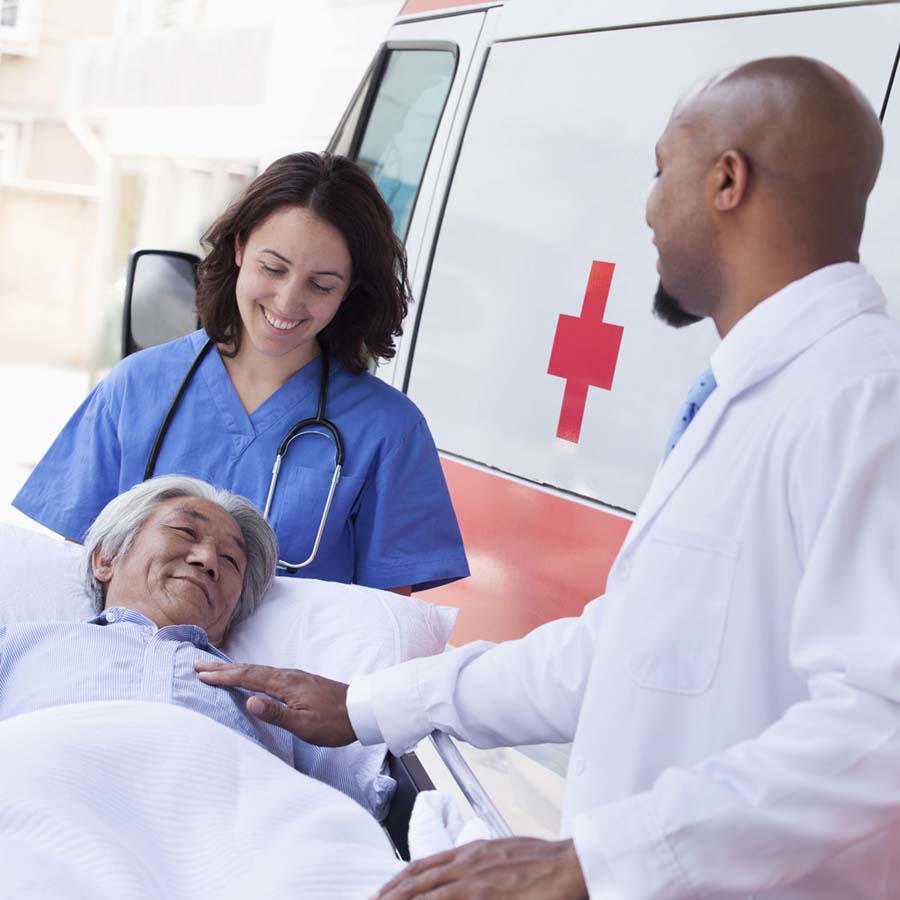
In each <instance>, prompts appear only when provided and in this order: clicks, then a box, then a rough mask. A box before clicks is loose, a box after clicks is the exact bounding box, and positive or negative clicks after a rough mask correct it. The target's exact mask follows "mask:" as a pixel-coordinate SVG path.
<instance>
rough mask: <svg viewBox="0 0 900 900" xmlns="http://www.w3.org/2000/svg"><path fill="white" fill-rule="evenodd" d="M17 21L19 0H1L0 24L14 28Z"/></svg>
mask: <svg viewBox="0 0 900 900" xmlns="http://www.w3.org/2000/svg"><path fill="white" fill-rule="evenodd" d="M18 21H19V0H2V6H0V26H3V27H5V28H15V27H16V24H17V23H18Z"/></svg>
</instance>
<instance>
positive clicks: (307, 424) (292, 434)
mask: <svg viewBox="0 0 900 900" xmlns="http://www.w3.org/2000/svg"><path fill="white" fill-rule="evenodd" d="M212 347H213V340H212V338H207V340H206V343H205V344H204V345H203V346H202V347H201V348H200V352H199V353H198V354H197V356H196V357H195V359H194V361H193V363H191V367H190V369H188V372H187V374H186V375H185V376H184V380H183V381H182V382H181V385H180V386H179V388H178V390H177V391H176V393H175V397H174V399H173V400H172V403H171V404H170V405H169V408H168V410H167V411H166V414H165V416H164V417H163V420H162V424H161V425H160V426H159V431H157V433H156V437H155V438H154V441H153V446H152V447H151V449H150V454H149V456H148V457H147V465H146V467H145V468H144V481H146V480H147V479H149V478H152V477H153V472H154V470H155V469H156V461H157V459H158V458H159V452H160V449H161V448H162V444H163V441H164V440H165V437H166V434H167V433H168V431H169V426H170V425H171V423H172V419H173V418H174V417H175V413H176V412H177V411H178V406H179V404H180V403H181V398H182V397H183V396H184V392H185V391H186V390H187V388H188V385H189V384H190V383H191V380H192V379H193V377H194V375H195V374H196V372H197V369H199V368H200V363H202V362H203V360H204V359H205V358H206V356H207V354H208V353H209V351H210V350H211V349H212ZM329 370H330V360H329V357H328V353H327V351H326V350H325V349H324V348H323V350H322V376H321V381H320V382H319V402H318V406H317V409H316V414H315V416H313V417H312V418H308V419H302V420H301V421H300V422H297V423H296V424H295V425H294V426H293V427H292V428H291V429H290V431H288V433H287V434H286V435H285V436H284V439H283V440H282V441H281V443H280V444H279V445H278V450H277V452H276V454H275V463H274V465H273V466H272V477H271V479H270V481H269V490H268V493H267V495H266V505H265V509H264V510H263V517H264V518H265V520H266V521H267V522H268V521H269V513H270V512H271V508H272V501H273V499H274V497H275V486H276V485H277V483H278V476H279V473H280V472H281V464H282V461H283V460H284V456H285V454H286V453H287V450H288V447H289V446H290V445H291V443H292V442H293V441H294V440H295V439H296V438H298V437H302V436H303V435H304V434H308V435H313V434H318V435H319V436H321V437H325V434H323V432H321V431H307V430H306V429H308V428H311V427H313V426H315V427H317V428H324V429H325V430H326V431H327V432H328V436H329V437H331V439H332V441H333V442H334V472H333V474H332V476H331V485H330V486H329V488H328V496H327V497H326V499H325V506H324V508H323V509H322V518H321V519H320V520H319V527H318V530H317V531H316V537H315V540H314V541H313V547H312V552H311V553H310V555H309V556H308V557H307V558H306V559H305V560H304V561H303V562H299V563H291V562H287V561H285V560H283V559H279V560H278V568H279V569H284V570H286V571H287V572H288V573H289V574H293V573H294V572H296V571H297V570H298V569H303V568H306V566H308V565H310V564H311V563H312V561H313V560H314V559H315V558H316V555H317V554H318V552H319V545H320V544H321V542H322V535H323V534H324V533H325V525H326V523H327V522H328V514H329V512H330V511H331V503H332V500H333V499H334V494H335V491H336V490H337V486H338V482H339V481H340V478H341V469H342V468H343V466H344V441H343V438H342V437H341V433H340V431H339V430H338V427H337V425H335V424H334V423H333V422H331V421H329V420H328V419H326V418H325V403H326V401H327V399H328V376H329Z"/></svg>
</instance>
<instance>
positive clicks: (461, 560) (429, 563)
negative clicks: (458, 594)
mask: <svg viewBox="0 0 900 900" xmlns="http://www.w3.org/2000/svg"><path fill="white" fill-rule="evenodd" d="M354 538H355V546H356V572H355V574H354V578H353V580H354V582H355V583H356V584H364V585H368V586H369V587H377V588H393V587H401V586H404V585H412V586H413V589H415V590H425V589H426V588H430V587H437V586H438V585H441V584H447V583H448V582H451V581H456V580H457V579H459V578H464V577H466V576H467V575H468V574H469V567H468V564H467V562H466V554H465V550H464V549H463V543H462V537H461V535H460V532H459V526H458V525H457V522H456V514H455V513H454V511H453V504H452V503H451V501H450V493H449V491H448V490H447V483H446V481H445V480H444V473H443V470H442V469H441V463H440V459H439V457H438V453H437V449H436V447H435V445H434V441H433V440H432V437H431V433H430V432H429V431H428V426H427V425H426V424H425V421H424V420H423V419H422V418H421V416H418V418H417V420H416V421H415V422H414V424H413V425H412V427H411V428H410V429H409V430H408V431H407V432H406V433H405V434H404V435H403V436H402V438H400V439H399V440H398V441H397V443H396V444H394V445H393V446H391V447H390V448H389V449H387V450H386V451H385V452H384V454H383V455H382V456H381V458H380V459H379V461H378V464H377V466H376V467H375V469H374V471H373V473H372V475H371V476H370V478H369V479H368V481H367V484H366V486H365V488H364V489H363V493H362V495H361V498H360V503H359V508H358V510H357V513H356V516H355V521H354Z"/></svg>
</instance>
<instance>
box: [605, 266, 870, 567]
mask: <svg viewBox="0 0 900 900" xmlns="http://www.w3.org/2000/svg"><path fill="white" fill-rule="evenodd" d="M835 268H837V267H835ZM826 271H827V270H819V272H815V273H813V274H812V275H811V276H808V278H807V279H802V280H801V281H798V282H794V283H793V284H792V285H789V286H788V287H787V288H785V289H784V290H785V291H791V293H792V294H794V296H791V297H790V298H788V297H781V298H780V299H778V300H776V302H789V303H791V304H792V315H790V316H788V317H786V318H785V319H783V320H782V322H781V324H780V327H777V328H776V329H775V332H774V333H770V332H764V334H763V335H762V336H761V337H760V340H759V342H758V346H757V349H756V352H755V353H753V354H752V355H750V356H748V357H747V358H746V360H745V363H744V365H743V366H740V367H738V368H736V369H735V370H734V371H733V372H732V373H731V374H730V377H729V380H728V381H727V382H725V383H724V384H720V385H719V387H717V388H716V389H715V390H714V391H713V392H712V394H710V396H709V399H708V400H707V401H706V403H704V404H703V406H702V407H701V409H700V411H699V412H698V413H697V415H696V417H695V418H694V420H693V421H692V422H691V424H690V425H689V426H688V429H687V431H685V433H684V434H683V435H682V437H681V440H680V441H679V442H678V444H677V445H676V446H675V449H674V450H673V451H672V452H671V453H670V454H669V457H668V459H667V460H666V461H665V462H664V463H663V464H662V465H661V466H660V467H659V468H658V469H657V471H656V476H655V477H654V479H653V482H652V483H651V485H650V489H649V490H648V492H647V495H646V497H645V498H644V502H643V503H642V504H641V506H640V508H639V509H638V513H637V516H636V517H635V520H634V522H633V524H632V526H631V528H630V529H629V531H628V536H627V537H626V539H625V542H624V544H623V545H622V550H621V551H620V555H621V553H624V552H625V551H626V550H627V549H628V548H629V547H631V546H632V545H634V543H635V541H637V540H638V538H639V537H640V536H641V535H642V534H643V533H644V532H645V531H646V529H647V527H648V526H649V525H650V524H651V523H652V522H653V521H654V519H655V518H656V516H657V515H658V514H659V512H660V510H661V509H662V508H663V506H665V504H666V502H667V501H668V499H669V497H671V495H672V493H673V491H674V490H675V489H676V488H677V487H678V485H679V484H680V483H681V481H682V480H683V479H684V477H685V475H686V474H687V473H688V471H689V470H690V468H691V466H693V465H694V463H695V462H696V460H697V458H698V457H699V456H700V454H701V453H702V452H703V450H704V448H705V447H706V445H707V444H708V443H709V442H710V441H711V440H712V439H713V437H714V435H715V432H716V430H717V429H718V427H719V424H720V423H721V421H722V418H723V416H724V415H725V413H726V411H727V409H728V406H729V405H730V404H731V403H732V402H733V401H734V400H736V399H737V398H738V397H739V396H740V395H741V394H743V393H744V391H746V390H749V389H750V388H751V387H753V386H754V385H757V384H759V383H760V382H762V381H764V380H766V379H767V378H771V377H772V376H773V375H775V373H777V372H778V371H780V370H781V369H783V368H784V367H785V366H786V365H788V364H789V363H790V362H791V360H792V359H794V358H795V357H797V356H798V355H799V354H801V353H802V352H803V351H804V350H806V349H807V348H808V347H809V346H811V345H812V344H814V343H815V342H816V341H818V340H819V339H820V338H822V337H823V336H824V335H825V334H827V333H828V332H829V331H832V330H834V329H835V328H839V327H840V326H841V325H843V324H844V323H845V322H847V321H848V320H850V319H852V318H854V317H855V316H858V315H860V314H861V313H864V312H870V311H878V310H882V311H883V310H884V308H885V303H886V301H885V299H884V294H883V293H882V291H881V288H880V287H879V286H878V284H877V283H876V282H875V281H873V279H872V278H871V277H870V276H869V275H868V273H867V272H866V271H865V269H864V268H863V267H862V266H860V265H858V264H855V263H853V264H849V263H848V264H841V267H840V270H838V272H837V273H836V275H837V277H835V273H831V275H830V276H828V277H830V281H829V283H826V284H824V285H819V284H818V280H819V279H821V277H822V275H823V274H824V273H825V272H826ZM814 279H815V280H814ZM804 282H805V283H804ZM774 299H775V298H774V297H773V298H770V301H771V300H774ZM770 301H766V302H767V303H768V302H770ZM761 312H762V311H761ZM714 372H715V368H714ZM716 378H717V379H718V378H719V375H718V374H716Z"/></svg>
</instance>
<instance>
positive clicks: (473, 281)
mask: <svg viewBox="0 0 900 900" xmlns="http://www.w3.org/2000/svg"><path fill="white" fill-rule="evenodd" d="M597 6H598V7H600V6H601V4H597ZM639 6H640V4H634V7H635V8H637V7H639ZM515 7H516V4H515V3H512V4H509V5H508V6H507V7H506V8H505V9H504V15H506V14H508V13H509V11H514V10H515ZM585 8H586V7H585ZM550 24H552V23H550ZM602 25H603V22H602V21H600V22H597V23H596V26H597V27H596V30H590V29H584V30H581V31H579V32H578V33H569V34H559V33H556V34H551V35H548V36H546V37H528V38H524V39H523V38H518V37H517V36H516V35H515V34H509V35H504V34H503V19H502V17H501V22H500V29H499V31H498V35H499V38H498V39H497V40H495V42H494V43H493V45H492V47H491V49H490V53H489V55H488V58H487V62H486V64H485V67H484V71H483V74H482V78H481V81H480V86H479V89H478V93H477V96H476V97H475V100H474V104H473V107H472V110H471V114H470V117H469V119H468V124H467V127H466V131H465V136H464V139H463V141H462V145H461V148H460V151H459V156H458V161H457V164H456V167H455V172H454V174H453V179H452V184H451V187H450V190H449V194H448V197H447V201H446V207H445V209H444V213H443V218H442V222H441V225H440V232H439V235H438V237H437V242H436V248H435V251H434V258H433V263H432V265H431V270H430V276H429V280H428V283H427V288H426V290H425V292H424V294H423V295H422V296H421V299H420V303H421V310H420V312H419V316H420V319H419V323H418V332H417V338H416V342H415V347H414V349H413V356H412V361H411V366H410V370H409V382H408V393H409V395H410V396H411V398H412V399H413V400H414V401H415V402H416V403H417V404H418V405H419V407H420V408H421V409H422V411H423V412H424V414H425V416H426V417H427V419H428V422H429V425H430V426H431V429H432V431H433V433H434V436H435V440H436V442H437V444H438V447H439V448H440V449H441V451H442V454H443V456H444V458H445V471H446V472H447V474H448V481H449V483H450V487H451V492H452V494H453V499H454V503H455V506H456V509H457V513H458V515H459V518H460V522H461V526H462V529H463V536H464V538H465V541H466V547H467V551H468V554H469V560H470V564H471V566H472V570H473V575H472V577H471V578H469V579H466V580H464V581H462V582H458V583H455V584H453V585H448V586H446V587H444V588H440V589H438V590H436V591H432V592H430V594H429V597H430V598H434V599H436V600H446V602H449V603H452V604H454V605H458V606H461V607H462V615H461V616H460V620H459V624H458V626H457V630H456V632H455V633H454V641H460V640H463V639H468V638H473V637H489V638H493V639H498V638H507V637H513V636H516V635H517V634H521V633H523V632H524V631H526V630H528V629H529V628H530V627H533V626H534V625H537V624H540V623H541V622H542V621H545V620H547V619H549V618H554V617H556V616H560V615H573V614H577V613H578V612H579V611H580V609H581V608H582V607H583V605H584V603H585V602H587V601H588V600H590V599H591V598H593V597H595V596H598V595H599V594H601V593H602V592H603V589H604V584H605V578H606V572H607V569H608V567H609V564H610V562H611V560H612V558H613V557H614V555H615V553H616V551H617V549H618V546H619V545H620V543H621V540H622V539H623V537H624V534H625V531H626V530H627V527H628V524H629V522H628V516H629V514H630V513H633V512H634V511H635V510H636V509H637V507H638V505H639V504H640V502H641V499H642V497H643V496H644V493H645V491H646V490H647V487H648V485H649V483H650V480H651V478H652V476H653V473H654V471H655V469H656V467H657V465H658V464H659V461H660V458H661V454H662V451H663V447H664V444H665V440H666V436H667V434H668V431H669V429H670V427H671V425H672V417H673V415H674V413H675V411H676V410H677V409H678V408H679V406H680V404H681V402H682V400H683V398H684V395H685V393H686V391H687V389H688V387H689V386H690V384H691V383H692V382H693V380H694V378H695V377H696V375H697V374H699V373H700V372H702V371H703V370H704V369H705V368H706V367H707V365H708V362H709V357H710V353H711V351H712V350H713V348H714V347H715V346H716V344H717V343H718V338H717V335H716V334H715V331H714V328H713V326H712V324H711V323H710V322H703V323H701V324H699V325H695V326H693V327H691V328H687V329H683V330H681V331H674V330H673V329H671V328H669V327H668V326H666V325H664V324H663V323H662V322H660V321H659V320H658V319H656V318H654V317H653V315H652V313H651V308H652V302H653V296H654V293H655V290H656V287H657V281H658V276H657V273H656V265H655V264H656V253H655V250H654V248H653V246H652V243H651V234H650V231H649V229H648V227H647V225H646V222H645V218H644V217H645V211H644V208H645V201H646V197H647V194H648V192H649V191H650V188H651V186H652V183H653V176H654V171H655V162H654V154H653V149H654V144H655V142H656V140H657V139H658V137H659V135H660V134H661V132H662V131H663V129H664V128H665V126H666V123H667V121H668V118H669V113H670V111H671V109H672V106H673V104H674V103H675V101H676V99H677V98H678V97H679V95H680V94H681V93H682V92H684V91H685V90H686V89H687V88H689V87H690V86H691V85H693V84H697V83H699V82H701V81H702V80H704V79H706V78H708V77H709V76H711V75H712V74H714V73H716V72H718V71H721V70H722V69H724V68H726V67H730V66H734V65H737V64H740V63H742V62H745V61H747V60H750V59H754V58H758V57H763V56H771V55H789V54H801V55H807V56H814V57H818V58H820V59H822V60H824V61H826V62H828V63H830V64H832V65H834V66H835V67H836V68H837V69H838V70H840V71H842V72H844V73H846V74H847V75H848V76H849V77H850V78H851V79H853V80H854V81H855V82H856V84H858V85H859V86H860V88H861V89H862V90H863V92H864V93H865V94H866V96H867V97H868V98H869V100H870V101H871V102H872V104H873V106H874V107H875V109H876V110H878V109H879V108H880V107H881V105H882V102H883V99H884V96H885V92H886V88H887V84H888V81H889V78H890V75H891V70H892V66H893V63H894V60H895V55H896V52H897V46H898V40H900V6H898V5H880V4H869V5H847V6H843V7H832V8H824V9H819V10H808V9H806V10H796V11H783V12H775V13H771V12H770V13H768V14H760V15H742V16H728V17H724V16H723V17H721V18H710V19H707V20H704V21H691V22H684V21H681V22H672V23H653V22H649V23H648V22H643V23H635V27H627V26H625V27H622V26H619V27H617V28H615V29H608V30H603V29H602ZM888 112H889V115H890V114H892V113H893V112H895V110H893V109H889V110H888ZM893 118H894V120H896V118H897V117H896V116H894V117H893ZM888 124H890V123H888ZM895 124H896V122H894V124H891V125H890V128H891V129H893V131H894V133H896V129H895V128H894V125H895ZM888 153H889V155H890V157H891V158H889V159H887V160H886V163H885V179H884V181H883V182H882V183H879V185H877V186H876V189H875V195H874V197H873V201H872V213H873V215H872V217H871V220H870V222H869V225H868V228H867V235H868V237H867V244H866V246H864V252H865V253H866V254H867V255H866V257H865V261H866V262H867V264H869V265H870V266H871V268H872V270H873V271H874V272H875V273H876V274H877V275H878V276H879V277H881V278H882V279H885V280H884V282H883V283H885V284H886V286H887V287H888V288H890V287H892V286H893V287H896V285H897V284H898V283H900V282H898V274H900V273H898V269H897V266H898V254H897V253H896V247H897V246H898V245H900V218H898V217H897V213H896V210H897V193H896V190H897V181H896V171H897V158H896V157H897V151H896V148H890V146H889V147H888ZM823 189H825V186H823ZM873 232H874V233H875V234H873ZM891 248H893V249H891ZM869 249H872V250H875V251H876V252H875V255H871V254H870V253H869ZM710 527H711V528H715V527H716V524H715V523H710Z"/></svg>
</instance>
